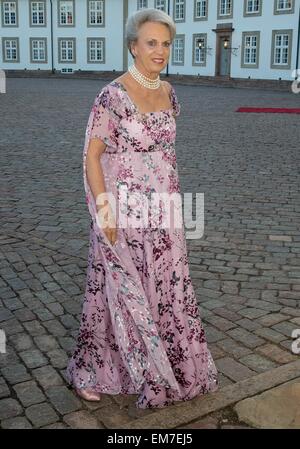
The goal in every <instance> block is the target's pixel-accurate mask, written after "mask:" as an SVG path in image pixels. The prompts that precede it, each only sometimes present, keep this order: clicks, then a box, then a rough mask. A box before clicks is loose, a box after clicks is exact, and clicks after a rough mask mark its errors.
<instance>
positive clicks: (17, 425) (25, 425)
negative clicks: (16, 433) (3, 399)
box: [1, 416, 32, 429]
mask: <svg viewBox="0 0 300 449" xmlns="http://www.w3.org/2000/svg"><path fill="white" fill-rule="evenodd" d="M1 427H2V429H32V425H31V424H30V422H29V421H28V419H26V418H24V417H23V416H18V417H17V418H10V419H4V420H3V421H1Z"/></svg>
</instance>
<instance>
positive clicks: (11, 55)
mask: <svg viewBox="0 0 300 449" xmlns="http://www.w3.org/2000/svg"><path fill="white" fill-rule="evenodd" d="M3 62H20V60H19V38H18V37H16V38H5V37H4V38H3Z"/></svg>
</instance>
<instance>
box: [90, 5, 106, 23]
mask: <svg viewBox="0 0 300 449" xmlns="http://www.w3.org/2000/svg"><path fill="white" fill-rule="evenodd" d="M92 4H95V8H92V7H91V5H92ZM88 6H89V26H96V25H103V24H104V1H103V0H89V5H88ZM99 6H100V8H99ZM92 13H94V14H95V20H96V21H95V23H93V22H92V20H91V19H92ZM100 17H101V19H102V20H101V21H98V19H99V18H100Z"/></svg>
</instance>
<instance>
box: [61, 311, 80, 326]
mask: <svg viewBox="0 0 300 449" xmlns="http://www.w3.org/2000/svg"><path fill="white" fill-rule="evenodd" d="M59 318H60V320H61V322H62V324H63V326H64V327H65V328H67V329H78V328H79V322H78V321H77V320H76V319H75V318H74V317H73V316H72V315H69V314H68V315H62V316H60V317H59Z"/></svg>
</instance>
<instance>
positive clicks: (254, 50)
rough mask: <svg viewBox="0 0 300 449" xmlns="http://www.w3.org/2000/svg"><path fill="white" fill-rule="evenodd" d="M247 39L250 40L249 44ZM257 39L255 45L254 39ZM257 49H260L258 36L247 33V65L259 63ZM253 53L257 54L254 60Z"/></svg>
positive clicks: (245, 42) (245, 53)
mask: <svg viewBox="0 0 300 449" xmlns="http://www.w3.org/2000/svg"><path fill="white" fill-rule="evenodd" d="M247 40H249V45H247ZM254 40H255V45H253V41H254ZM257 50H258V37H257V35H255V34H245V36H244V61H243V62H244V65H247V66H251V65H253V66H255V65H257V55H258V53H257ZM247 55H248V60H246V56H247ZM253 55H255V58H254V61H253Z"/></svg>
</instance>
